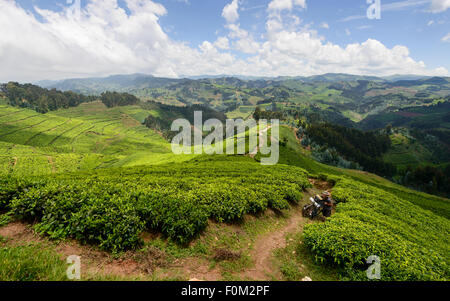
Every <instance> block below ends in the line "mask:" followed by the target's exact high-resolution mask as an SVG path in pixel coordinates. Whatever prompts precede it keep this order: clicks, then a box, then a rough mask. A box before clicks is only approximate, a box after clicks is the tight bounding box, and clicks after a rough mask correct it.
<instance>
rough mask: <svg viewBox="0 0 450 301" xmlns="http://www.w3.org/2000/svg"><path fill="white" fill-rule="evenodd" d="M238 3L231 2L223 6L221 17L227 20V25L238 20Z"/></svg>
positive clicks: (234, 0)
mask: <svg viewBox="0 0 450 301" xmlns="http://www.w3.org/2000/svg"><path fill="white" fill-rule="evenodd" d="M238 8H239V1H238V0H233V1H232V2H231V3H229V4H227V5H225V7H224V8H223V10H222V17H224V18H225V20H227V22H228V23H234V22H236V21H237V20H238V19H239V13H238Z"/></svg>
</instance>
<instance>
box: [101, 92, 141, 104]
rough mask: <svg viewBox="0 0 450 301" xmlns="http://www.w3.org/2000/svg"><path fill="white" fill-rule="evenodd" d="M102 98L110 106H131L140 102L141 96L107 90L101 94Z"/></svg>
mask: <svg viewBox="0 0 450 301" xmlns="http://www.w3.org/2000/svg"><path fill="white" fill-rule="evenodd" d="M100 100H101V101H102V102H103V104H104V105H105V106H107V107H108V108H112V107H119V106H129V105H135V104H137V103H139V98H137V97H136V96H134V95H131V94H129V93H118V92H109V91H106V92H104V93H102V94H101V96H100Z"/></svg>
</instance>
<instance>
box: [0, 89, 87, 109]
mask: <svg viewBox="0 0 450 301" xmlns="http://www.w3.org/2000/svg"><path fill="white" fill-rule="evenodd" d="M0 91H1V92H2V94H3V95H4V96H5V97H6V98H7V102H8V104H9V105H11V106H15V107H21V108H29V109H33V110H35V111H37V112H39V113H47V112H48V111H55V110H58V109H61V108H69V107H76V106H78V105H79V104H80V103H83V102H89V101H93V100H95V97H93V96H85V95H81V94H77V93H74V92H72V91H66V92H61V91H58V90H56V89H51V90H48V89H44V88H41V87H39V86H35V85H32V84H19V83H16V82H9V83H7V84H2V85H0Z"/></svg>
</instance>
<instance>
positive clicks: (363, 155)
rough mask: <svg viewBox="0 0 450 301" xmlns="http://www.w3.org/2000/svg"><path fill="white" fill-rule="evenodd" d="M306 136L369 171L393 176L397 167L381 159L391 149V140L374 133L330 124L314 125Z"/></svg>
mask: <svg viewBox="0 0 450 301" xmlns="http://www.w3.org/2000/svg"><path fill="white" fill-rule="evenodd" d="M306 135H307V136H308V138H309V139H311V140H312V141H314V142H315V143H317V144H319V145H321V146H326V147H328V148H334V149H336V150H337V151H338V153H339V154H341V155H342V156H344V158H345V159H347V160H350V161H355V162H357V163H359V164H360V165H362V166H363V168H364V169H365V170H367V171H370V172H374V173H377V174H381V175H386V176H391V175H393V174H394V173H395V167H394V166H393V165H392V164H390V163H385V162H383V161H382V160H381V159H379V157H380V156H381V155H382V154H383V153H384V152H386V151H387V150H388V149H389V146H390V138H389V136H387V135H381V134H377V133H373V132H362V131H360V130H357V129H352V128H346V127H342V126H338V125H333V124H329V123H314V124H311V125H310V126H309V127H308V128H307V129H306Z"/></svg>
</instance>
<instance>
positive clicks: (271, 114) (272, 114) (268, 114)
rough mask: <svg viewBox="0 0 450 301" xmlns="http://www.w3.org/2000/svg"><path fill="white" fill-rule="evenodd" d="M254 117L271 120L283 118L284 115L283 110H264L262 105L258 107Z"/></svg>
mask: <svg viewBox="0 0 450 301" xmlns="http://www.w3.org/2000/svg"><path fill="white" fill-rule="evenodd" d="M253 118H254V119H255V120H256V121H258V120H260V119H265V120H271V119H278V120H283V119H284V115H283V112H277V111H262V110H261V108H260V107H256V109H255V112H254V113H253Z"/></svg>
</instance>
